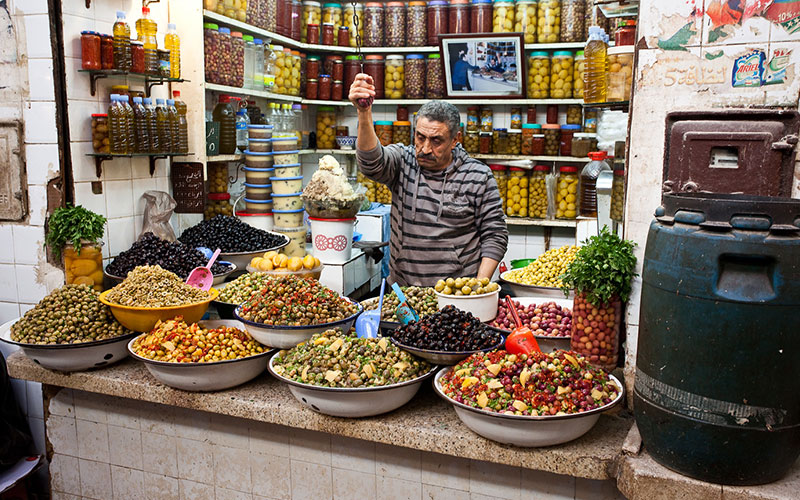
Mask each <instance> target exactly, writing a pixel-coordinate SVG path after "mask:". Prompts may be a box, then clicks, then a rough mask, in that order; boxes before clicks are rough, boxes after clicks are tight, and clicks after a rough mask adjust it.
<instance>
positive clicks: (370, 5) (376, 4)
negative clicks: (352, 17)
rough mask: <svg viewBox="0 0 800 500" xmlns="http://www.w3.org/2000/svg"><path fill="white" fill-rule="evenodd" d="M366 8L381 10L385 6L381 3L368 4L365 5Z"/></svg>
mask: <svg viewBox="0 0 800 500" xmlns="http://www.w3.org/2000/svg"><path fill="white" fill-rule="evenodd" d="M364 6H365V7H379V8H381V9H382V8H383V4H382V3H380V2H367V3H366V4H364Z"/></svg>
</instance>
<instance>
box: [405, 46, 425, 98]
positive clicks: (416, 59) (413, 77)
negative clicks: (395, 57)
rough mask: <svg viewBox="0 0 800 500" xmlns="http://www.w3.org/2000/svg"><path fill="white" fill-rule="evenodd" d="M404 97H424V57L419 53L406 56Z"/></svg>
mask: <svg viewBox="0 0 800 500" xmlns="http://www.w3.org/2000/svg"><path fill="white" fill-rule="evenodd" d="M405 70H406V78H405V82H406V97H407V98H408V99H422V98H424V97H425V59H424V58H423V57H422V56H421V55H420V54H409V55H407V56H406V65H405Z"/></svg>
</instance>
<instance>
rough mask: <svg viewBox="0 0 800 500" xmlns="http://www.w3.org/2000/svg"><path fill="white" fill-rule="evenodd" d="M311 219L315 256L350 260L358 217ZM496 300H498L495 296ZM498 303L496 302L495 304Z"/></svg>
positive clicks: (327, 260)
mask: <svg viewBox="0 0 800 500" xmlns="http://www.w3.org/2000/svg"><path fill="white" fill-rule="evenodd" d="M308 220H309V221H311V243H312V244H313V245H314V257H316V258H318V259H319V260H321V261H322V263H323V264H343V263H345V262H347V261H348V260H350V255H351V253H352V251H353V228H354V227H355V222H356V219H355V217H353V218H352V219H319V218H317V217H309V218H308ZM495 300H497V299H496V298H495ZM495 305H496V304H495Z"/></svg>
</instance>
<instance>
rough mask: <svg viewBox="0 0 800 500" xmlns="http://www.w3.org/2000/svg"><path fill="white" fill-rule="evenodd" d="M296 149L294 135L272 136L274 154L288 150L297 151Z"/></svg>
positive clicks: (295, 137)
mask: <svg viewBox="0 0 800 500" xmlns="http://www.w3.org/2000/svg"><path fill="white" fill-rule="evenodd" d="M298 149H299V148H298V147H297V136H296V135H292V136H289V137H273V138H272V152H273V153H275V154H279V153H286V152H289V151H294V152H297V151H298Z"/></svg>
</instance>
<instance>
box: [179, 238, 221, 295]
mask: <svg viewBox="0 0 800 500" xmlns="http://www.w3.org/2000/svg"><path fill="white" fill-rule="evenodd" d="M220 251H221V250H220V249H219V248H217V250H216V251H215V252H214V255H212V256H211V260H209V261H208V264H206V266H205V267H195V268H194V269H192V272H190V273H189V277H188V278H186V284H187V285H192V286H194V287H197V288H199V289H200V290H204V291H206V292H207V291H209V290H211V285H213V284H214V274H213V273H212V272H211V266H213V265H214V261H216V260H217V257H218V256H219V253H220Z"/></svg>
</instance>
